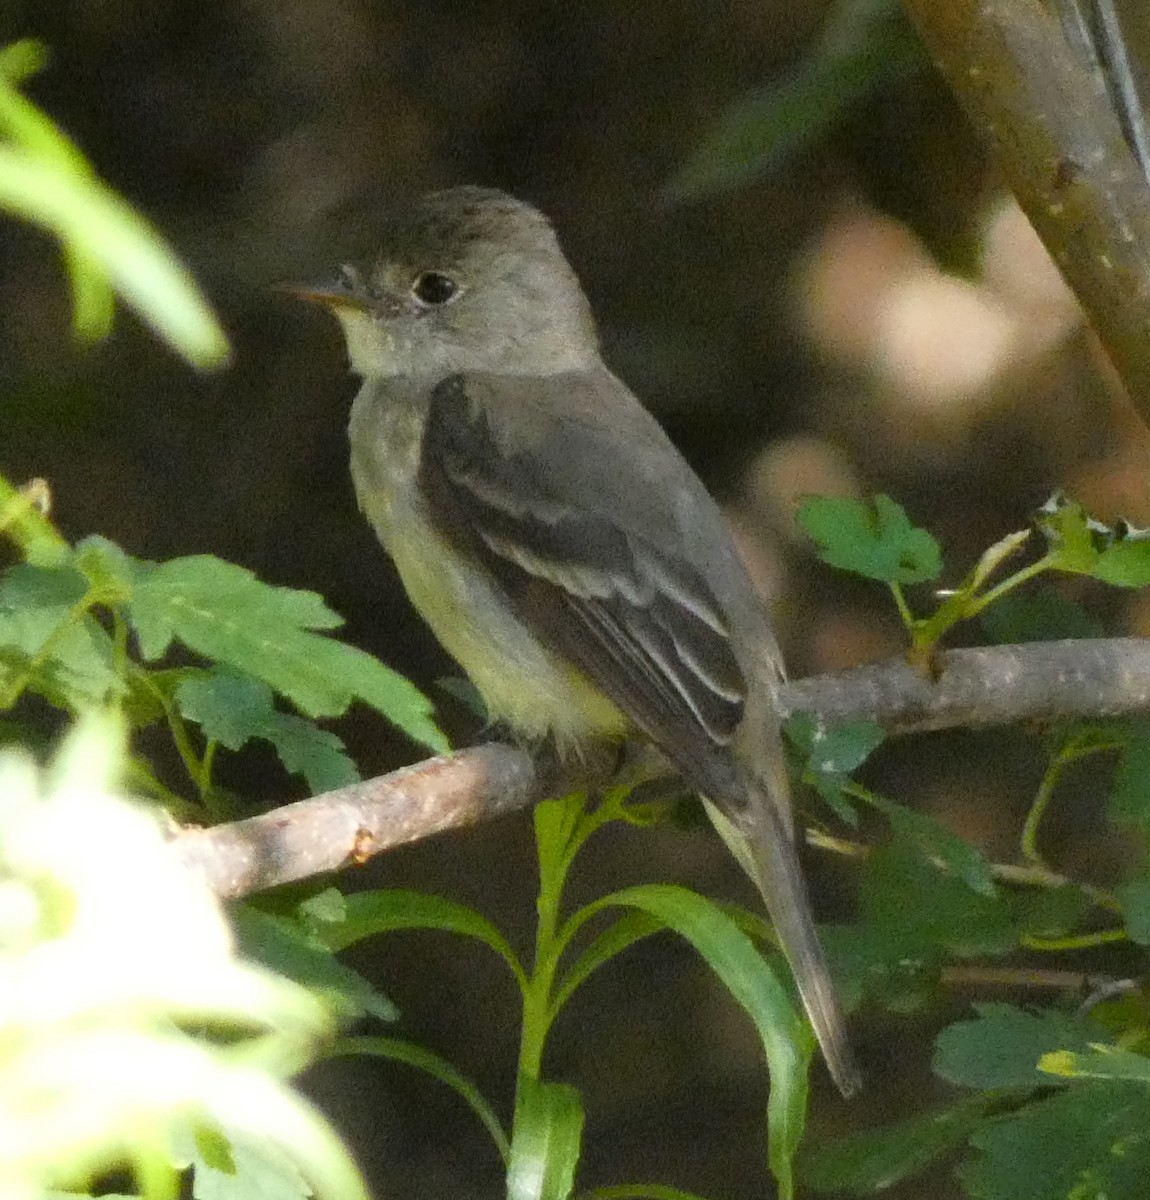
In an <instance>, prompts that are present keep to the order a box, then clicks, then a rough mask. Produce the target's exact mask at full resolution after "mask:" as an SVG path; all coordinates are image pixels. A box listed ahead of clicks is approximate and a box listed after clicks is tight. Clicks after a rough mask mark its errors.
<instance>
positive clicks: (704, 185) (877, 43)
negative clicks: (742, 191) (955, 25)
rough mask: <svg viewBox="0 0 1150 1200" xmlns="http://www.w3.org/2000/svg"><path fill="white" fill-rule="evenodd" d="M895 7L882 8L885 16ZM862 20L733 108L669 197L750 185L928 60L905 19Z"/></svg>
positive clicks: (690, 197)
mask: <svg viewBox="0 0 1150 1200" xmlns="http://www.w3.org/2000/svg"><path fill="white" fill-rule="evenodd" d="M840 7H843V6H840ZM853 7H854V8H856V9H857V8H858V7H860V6H859V5H857V4H856V5H854V6H853ZM868 7H869V9H870V10H874V9H875V8H876V6H875V5H874V4H870V5H869V6H868ZM890 7H891V6H890V5H889V4H884V5H882V6H881V9H880V15H881V16H884V17H885V16H886V15H887V13H888V11H889V10H890ZM857 24H858V26H859V28H858V30H857V32H854V36H851V37H849V38H847V37H842V36H840V37H838V38H835V39H833V40H832V39H826V40H824V43H823V47H822V49H821V50H820V52H818V53H816V54H813V55H811V56H810V57H809V58H808V59H807V60H806V61H805V62H804V63H803V64H802V65H801V66H800V67H799V69H798V70H797V71H795V72H793V73H792V74H791V75H790V76H789V78H786V79H784V80H783V82H782V83H780V84H776V85H774V86H771V87H768V88H763V89H761V90H758V91H755V92H753V93H752V94H751V95H750V96H748V97H747V98H745V99H742V100H740V101H738V102H737V103H735V104H734V105H732V106H731V107H730V108H729V109H728V110H727V111H726V112H725V113H724V114H723V115H722V116H721V117H720V119H719V121H718V123H717V124H716V126H715V127H714V128H713V129H712V130H710V132H708V133H707V134H706V135H705V136H704V138H703V140H702V142H701V144H700V145H699V147H698V148H697V149H696V150H695V152H694V153H693V154H692V155H691V157H690V158H689V159H688V160H687V162H686V163H685V164H684V165H683V167H682V168H681V169H680V170H679V171H678V172H677V173H676V175H675V176H674V178H673V179H672V180H671V181H670V183H668V184H667V186H666V188H665V189H664V193H663V194H664V199H665V200H667V201H669V202H681V201H685V200H694V199H697V198H699V197H701V196H706V195H709V194H711V193H714V192H717V191H724V190H727V189H729V188H733V187H737V186H739V185H741V184H745V183H747V182H749V181H750V180H752V179H754V178H756V177H757V176H759V175H761V174H763V173H765V172H767V171H770V170H772V169H773V168H775V167H776V166H778V165H779V164H780V163H782V162H784V161H785V160H786V159H788V158H790V157H791V156H792V155H793V154H795V153H796V152H797V151H799V150H801V149H802V148H804V147H806V146H809V145H811V144H812V143H814V142H815V141H817V140H819V139H822V138H825V137H826V136H827V134H828V133H829V132H831V131H832V130H833V129H834V127H835V126H836V125H838V124H839V123H840V122H841V121H843V120H844V119H845V118H846V117H847V116H849V115H850V114H851V113H852V112H854V111H855V109H856V107H857V105H858V104H859V103H860V102H861V101H862V100H863V99H864V98H865V97H867V96H868V95H869V94H870V93H871V92H873V91H875V90H877V89H878V88H880V87H883V86H885V85H887V84H890V83H891V82H893V81H894V80H896V79H899V78H901V77H902V76H904V75H906V74H908V73H909V72H911V71H914V70H917V69H921V68H922V67H923V66H924V65H925V58H924V55H923V53H922V49H921V46H920V45H919V43H918V42H917V40H916V39H915V37H914V35H913V34H912V33H911V31H910V29H909V28H908V27H907V25H906V24H905V22H901V21H899V22H896V21H890V20H883V21H875V20H873V19H871V20H869V21H867V22H865V23H864V22H858V23H857Z"/></svg>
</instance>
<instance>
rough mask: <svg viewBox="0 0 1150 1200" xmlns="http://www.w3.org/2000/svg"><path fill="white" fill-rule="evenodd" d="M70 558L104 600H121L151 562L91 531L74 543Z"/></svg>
mask: <svg viewBox="0 0 1150 1200" xmlns="http://www.w3.org/2000/svg"><path fill="white" fill-rule="evenodd" d="M72 560H73V562H75V564H76V566H77V567H78V568H79V569H80V570H81V571H82V572H83V573H84V577H85V578H86V579H87V580H88V583H89V586H91V587H92V588H93V589H95V590H96V591H98V592H99V593H100V599H101V601H102V602H103V603H105V604H115V603H123V602H124V601H126V600H128V599H129V598H130V596H131V594H132V589H133V588H134V587H135V586H136V584H137V583H138V582H139V581H140V580H142V579H143V578H144V577H145V576H146V575H147V574H148V573H149V572H150V571H151V570H153V564H151V563H147V562H144V561H143V560H142V559H139V558H133V557H132V555H130V554H128V553H127V551H126V550H124V549H122V548H121V547H120V546H118V545H116V543H115V542H113V541H109V540H108V538H106V537H101V536H100V535H99V534H93V535H91V536H89V537H86V538H84V539H83V540H82V541H79V542H77V543H76V548H75V550H74V551H73V555H72Z"/></svg>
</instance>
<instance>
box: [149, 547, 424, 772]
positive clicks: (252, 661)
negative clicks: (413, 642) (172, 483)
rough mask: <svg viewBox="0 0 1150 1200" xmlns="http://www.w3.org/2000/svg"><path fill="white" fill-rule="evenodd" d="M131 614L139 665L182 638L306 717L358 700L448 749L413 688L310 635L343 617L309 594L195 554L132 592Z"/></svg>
mask: <svg viewBox="0 0 1150 1200" xmlns="http://www.w3.org/2000/svg"><path fill="white" fill-rule="evenodd" d="M128 614H129V618H130V620H131V622H132V625H133V627H134V628H135V630H136V634H137V637H138V638H139V642H140V652H141V654H142V655H143V657H144V658H145V659H149V660H154V659H156V658H159V657H160V656H161V655H163V654H164V653H165V652H166V651H167V649H168V647H169V645H170V644H171V642H172V641H173V639H179V640H180V641H181V642H183V643H184V645H186V646H188V647H189V649H192V650H194V651H196V653H198V654H202V655H204V656H205V657H207V658H211V659H214V660H216V661H217V662H219V663H221V664H225V665H227V666H230V667H233V668H235V669H236V670H238V671H240V672H243V673H245V674H247V675H251V676H254V677H255V678H256V679H259V680H262V681H263V682H264V683H266V684H268V685H269V686H271V687H272V688H274V689H275V690H276V691H277V692H279V693H281V694H282V695H284V696H286V697H287V698H288V699H289V700H291V701H292V703H293V704H295V705H296V707H297V708H299V709H300V710H301V711H302V712H303V713H305V714H306V715H307V716H310V717H325V716H327V717H334V716H340V715H341V714H342V713H343V712H344V711H345V710H346V709H347V707H348V705H349V704H350V703H351V702H352V700H353V699H357V698H358V699H360V700H363V701H364V702H365V703H367V704H369V705H371V707H373V708H375V709H376V710H377V711H378V712H380V713H382V714H383V715H384V716H385V717H387V718H388V720H390V721H392V722H393V723H394V724H395V725H397V726H398V727H399V728H400V729H402V730H403V731H404V732H405V733H407V734H408V735H409V736H411V737H412V738H414V739H415V740H416V741H419V742H422V743H423V744H424V745H426V746H428V747H430V748H431V749H433V750H437V751H442V750H445V749H446V741H445V739H444V737H443V735H442V733H440V731H439V730H438V729H437V728H436V726H435V724H434V723H433V721H432V720H431V715H430V714H431V705H430V703H429V702H428V700H427V699H426V697H424V696H423V695H422V694H421V693H420V692H419V690H418V689H417V688H415V687H414V686H413V685H412V684H411V683H409V682H408V681H407V680H406V679H404V678H403V677H402V676H401V675H398V674H396V672H394V671H392V670H390V669H389V668H387V667H385V666H384V665H383V664H382V663H380V662H378V661H377V660H376V659H374V658H372V657H371V655H369V654H365V653H364V652H363V651H362V650H358V649H356V648H355V647H354V646H348V645H345V644H344V643H342V642H338V641H335V640H334V639H332V638H329V637H325V636H321V635H320V634H319V633H317V632H316V631H317V630H326V629H331V628H334V627H335V626H336V625H339V624H340V623H341V618H340V617H338V616H337V615H336V614H335V613H333V612H332V611H331V609H329V608H328V607H327V605H326V604H324V602H323V600H322V598H321V597H320V596H318V595H316V594H315V593H314V592H303V591H297V590H295V589H291V588H282V587H273V586H271V585H270V584H266V583H263V582H262V581H261V580H259V579H257V578H256V577H255V575H253V574H252V572H250V571H248V570H246V569H245V568H243V567H238V566H236V565H235V564H233V563H228V562H224V561H223V560H221V559H218V558H213V557H212V556H211V555H195V556H192V557H190V558H177V559H173V560H171V561H170V562H166V563H161V564H160V565H159V566H156V567H155V568H154V569H153V570H151V571H150V572H148V573H147V574H146V575H145V577H144V578H143V579H141V580H139V581H138V582H137V583H136V585H135V587H134V588H133V591H132V596H131V600H130V601H129V605H128Z"/></svg>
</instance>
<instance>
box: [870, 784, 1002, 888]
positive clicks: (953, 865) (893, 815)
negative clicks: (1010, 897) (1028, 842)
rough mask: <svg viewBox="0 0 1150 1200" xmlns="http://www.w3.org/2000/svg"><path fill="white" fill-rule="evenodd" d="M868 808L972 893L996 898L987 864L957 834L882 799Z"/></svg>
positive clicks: (878, 797)
mask: <svg viewBox="0 0 1150 1200" xmlns="http://www.w3.org/2000/svg"><path fill="white" fill-rule="evenodd" d="M871 804H872V805H873V807H875V808H877V809H878V810H879V811H880V812H881V813H883V814H885V816H886V818H887V820H888V821H889V822H890V824H891V829H892V830H893V831H894V832H895V834H896V836H898V837H901V838H903V839H905V840H906V841H908V842H911V843H913V844H914V845H916V846H918V847H919V848H920V849H921V850H922V852H923V853H924V854H926V855H927V856H928V857H929V858H931V859H934V860H936V862H937V863H938V864H939V865H941V866H942V867H944V868H945V869H946V870H947V871H949V872H950V873H951V874H952V875H954V876H956V877H957V878H958V879H961V880H962V881H963V883H965V884H966V886H967V887H968V888H970V889H971V891H974V892H978V893H979V894H980V895H982V896H990V897H995V896H997V895H998V888H997V887H995V884H994V877H993V876H992V874H991V871H990V863H988V862H987V861H986V859H985V858H984V857H983V856H982V855H981V854H980V853H979V852H978V851H977V850H976V849H975V848H974V847H973V846H972V845H971V844H970V843H969V842H967V841H964V840H963V839H962V838H960V837H959V836H958V834H957V833H953V832H952V831H951V830H949V829H947V827H946V826H945V825H943V824H942V823H941V822H939V821H936V820H935V819H934V818H933V817H929V816H927V815H926V814H925V813H918V812H915V811H914V810H913V809H909V808H906V807H904V806H903V805H901V804H896V803H894V801H892V800H885V799H883V797H881V796H873V797H871Z"/></svg>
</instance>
